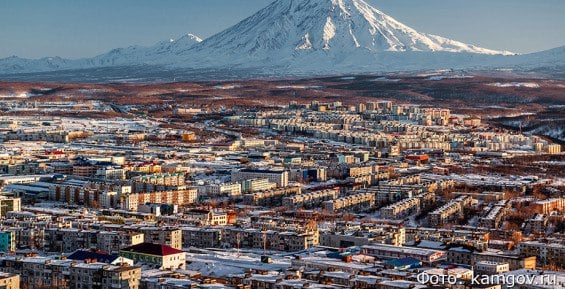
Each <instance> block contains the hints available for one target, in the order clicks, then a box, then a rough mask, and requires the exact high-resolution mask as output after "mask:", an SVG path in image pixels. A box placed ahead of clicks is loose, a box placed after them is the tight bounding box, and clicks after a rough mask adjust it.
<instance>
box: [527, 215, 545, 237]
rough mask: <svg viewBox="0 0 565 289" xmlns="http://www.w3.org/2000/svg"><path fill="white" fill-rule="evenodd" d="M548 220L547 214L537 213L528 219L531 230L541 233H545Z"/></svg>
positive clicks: (534, 232)
mask: <svg viewBox="0 0 565 289" xmlns="http://www.w3.org/2000/svg"><path fill="white" fill-rule="evenodd" d="M548 221H549V218H548V216H547V215H544V214H535V215H534V216H533V217H532V218H531V219H529V220H528V225H529V227H530V232H531V233H533V234H540V235H543V234H545V232H546V228H547V224H548Z"/></svg>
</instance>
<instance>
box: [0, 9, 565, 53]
mask: <svg viewBox="0 0 565 289" xmlns="http://www.w3.org/2000/svg"><path fill="white" fill-rule="evenodd" d="M366 1H367V2H369V3H371V4H373V5H374V6H375V7H376V8H377V9H380V10H382V11H383V12H385V13H387V14H389V15H391V16H392V17H394V18H396V19H397V20H399V21H401V22H403V23H405V24H407V25H409V26H412V27H413V28H415V29H416V30H418V31H421V32H426V33H432V34H436V35H441V36H444V37H448V38H452V39H455V40H459V41H463V42H467V43H470V44H476V45H479V46H483V47H486V48H491V49H500V50H510V51H514V52H519V53H527V52H535V51H540V50H545V49H550V48H553V47H557V46H562V45H565V17H563V15H565V1H564V0H472V1H471V0H366ZM270 2H271V0H151V1H150V0H95V1H92V0H49V1H47V0H0V58H1V57H7V56H11V55H18V56H21V57H28V58H38V57H43V56H63V57H67V58H79V57H89V56H94V55H97V54H100V53H104V52H106V51H108V50H110V49H112V48H116V47H125V46H129V45H133V44H138V45H152V44H154V43H156V42H158V41H161V40H166V39H170V38H177V37H179V36H181V35H182V34H185V33H193V34H196V35H199V36H201V37H203V38H205V37H208V36H210V35H213V34H215V33H217V32H220V31H221V30H223V29H225V28H227V27H229V26H231V25H233V24H235V23H237V22H239V21H240V20H242V19H244V18H245V17H247V16H250V15H251V14H253V13H254V12H255V11H257V10H259V9H261V8H263V7H264V6H266V5H268V4H269V3H270Z"/></svg>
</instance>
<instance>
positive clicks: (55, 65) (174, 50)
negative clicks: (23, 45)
mask: <svg viewBox="0 0 565 289" xmlns="http://www.w3.org/2000/svg"><path fill="white" fill-rule="evenodd" d="M201 41H202V39H201V38H200V37H198V36H195V35H193V34H186V35H183V36H182V37H180V38H178V39H176V40H174V39H171V40H168V41H161V42H159V43H157V44H155V45H153V46H149V47H145V46H138V45H134V46H129V47H126V48H116V49H113V50H111V51H109V52H107V53H104V54H101V55H98V56H95V57H92V58H83V59H75V60H70V59H64V58H60V57H45V58H41V59H25V58H19V57H16V56H12V57H8V58H4V59H0V73H22V72H42V71H56V70H65V69H84V68H97V67H108V66H128V65H143V64H160V63H161V62H162V61H163V59H167V58H170V57H171V55H176V54H178V53H180V52H181V51H186V50H187V49H189V48H190V47H191V46H193V45H195V44H197V43H199V42H201Z"/></svg>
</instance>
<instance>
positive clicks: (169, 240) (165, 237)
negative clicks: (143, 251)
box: [132, 227, 182, 250]
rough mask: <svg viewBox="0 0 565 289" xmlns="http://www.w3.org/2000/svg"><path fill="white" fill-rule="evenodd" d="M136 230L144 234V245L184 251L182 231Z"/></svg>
mask: <svg viewBox="0 0 565 289" xmlns="http://www.w3.org/2000/svg"><path fill="white" fill-rule="evenodd" d="M132 229H133V228H132ZM134 230H136V231H138V232H140V233H142V234H143V242H144V243H152V244H159V245H166V246H170V247H172V248H175V249H179V250H180V249H182V231H181V230H180V229H175V228H172V227H139V228H135V229H134ZM134 246H135V245H134Z"/></svg>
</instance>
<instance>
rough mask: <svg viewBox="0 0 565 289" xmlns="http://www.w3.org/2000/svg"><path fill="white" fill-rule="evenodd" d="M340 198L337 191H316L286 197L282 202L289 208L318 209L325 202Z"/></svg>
mask: <svg viewBox="0 0 565 289" xmlns="http://www.w3.org/2000/svg"><path fill="white" fill-rule="evenodd" d="M338 196H339V191H338V190H336V189H327V190H321V191H314V192H310V193H305V194H299V195H294V196H290V197H285V198H283V200H282V205H283V206H284V207H287V208H312V207H318V206H319V205H321V204H322V203H323V202H324V201H329V200H333V199H336V198H337V197H338Z"/></svg>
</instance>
